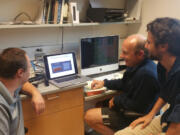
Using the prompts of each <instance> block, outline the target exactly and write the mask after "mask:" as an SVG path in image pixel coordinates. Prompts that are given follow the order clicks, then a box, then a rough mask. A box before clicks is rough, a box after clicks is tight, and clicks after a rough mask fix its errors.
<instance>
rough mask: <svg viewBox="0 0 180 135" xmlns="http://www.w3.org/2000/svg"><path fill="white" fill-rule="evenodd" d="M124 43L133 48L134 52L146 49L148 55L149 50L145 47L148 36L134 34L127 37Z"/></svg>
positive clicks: (146, 55)
mask: <svg viewBox="0 0 180 135" xmlns="http://www.w3.org/2000/svg"><path fill="white" fill-rule="evenodd" d="M124 43H125V44H126V45H127V46H129V47H130V48H131V49H133V51H134V53H135V54H137V53H138V52H139V51H140V50H143V51H144V55H145V57H148V50H147V49H146V48H145V44H146V37H145V36H143V35H141V34H134V35H131V36H129V37H127V38H126V39H125V41H124Z"/></svg>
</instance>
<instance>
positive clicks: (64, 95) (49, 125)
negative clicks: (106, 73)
mask: <svg viewBox="0 0 180 135" xmlns="http://www.w3.org/2000/svg"><path fill="white" fill-rule="evenodd" d="M84 85H86V83H82V84H78V85H74V86H71V87H68V88H65V89H59V88H58V87H56V86H54V85H51V84H50V86H48V87H45V86H44V84H40V86H39V87H38V89H39V91H40V93H41V94H42V95H43V97H44V99H45V103H46V110H45V112H44V113H42V114H41V115H39V116H37V115H36V114H35V112H34V110H33V109H32V105H31V99H29V98H25V97H22V99H23V100H22V105H23V113H24V124H25V127H27V128H28V130H29V131H28V134H27V135H51V134H52V135H84V110H87V109H88V108H90V107H94V106H90V104H91V105H93V104H94V103H96V102H98V101H102V100H104V99H107V98H111V97H112V96H114V95H116V94H117V92H116V91H111V90H109V91H106V92H105V93H102V94H99V95H95V96H89V97H85V98H84V89H83V86H84ZM84 101H85V105H84Z"/></svg>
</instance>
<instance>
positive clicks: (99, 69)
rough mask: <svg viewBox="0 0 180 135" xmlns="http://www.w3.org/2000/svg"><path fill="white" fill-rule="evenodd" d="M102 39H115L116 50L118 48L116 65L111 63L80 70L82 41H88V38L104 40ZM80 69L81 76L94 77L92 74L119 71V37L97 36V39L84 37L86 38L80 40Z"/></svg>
mask: <svg viewBox="0 0 180 135" xmlns="http://www.w3.org/2000/svg"><path fill="white" fill-rule="evenodd" d="M104 37H117V39H118V41H117V42H118V43H117V45H118V46H117V48H118V50H117V51H118V56H117V63H111V64H106V65H99V66H96V67H90V68H82V52H81V50H82V48H81V47H82V40H84V39H89V38H104ZM80 67H81V75H94V74H100V73H104V72H109V71H115V70H118V69H119V35H108V36H98V37H86V38H81V40H80Z"/></svg>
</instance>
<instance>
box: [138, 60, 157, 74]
mask: <svg viewBox="0 0 180 135" xmlns="http://www.w3.org/2000/svg"><path fill="white" fill-rule="evenodd" d="M138 73H139V75H150V76H157V64H155V63H154V62H153V61H152V60H147V61H146V63H145V64H144V65H142V66H141V67H140V68H139V70H138Z"/></svg>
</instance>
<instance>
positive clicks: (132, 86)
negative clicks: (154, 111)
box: [85, 35, 159, 135]
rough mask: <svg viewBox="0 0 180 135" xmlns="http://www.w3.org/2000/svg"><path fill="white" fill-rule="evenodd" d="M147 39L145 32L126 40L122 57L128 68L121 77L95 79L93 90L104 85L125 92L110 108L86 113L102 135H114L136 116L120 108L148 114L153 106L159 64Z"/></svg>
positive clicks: (110, 104) (88, 121)
mask: <svg viewBox="0 0 180 135" xmlns="http://www.w3.org/2000/svg"><path fill="white" fill-rule="evenodd" d="M145 41H146V39H145V38H144V37H143V36H142V35H132V36H129V37H128V38H127V39H125V41H124V42H123V45H122V53H121V56H120V57H121V58H123V59H124V60H125V62H126V66H127V67H128V68H127V70H126V72H125V73H124V75H123V78H122V79H117V80H104V81H97V80H94V81H93V82H92V85H91V86H92V88H93V89H96V88H101V87H103V86H105V87H107V88H108V89H111V90H121V91H122V92H123V93H122V94H120V95H118V96H115V97H113V98H112V99H111V100H110V101H109V108H94V109H90V110H88V111H87V112H86V114H85V121H86V122H87V124H88V125H89V126H90V127H91V128H93V129H95V130H96V131H97V132H99V133H101V134H103V135H113V134H114V131H113V130H118V129H122V128H124V127H126V126H128V125H129V124H130V123H131V122H132V121H133V120H134V119H135V118H129V117H126V116H124V115H123V112H122V111H120V110H129V111H134V112H137V113H148V112H149V110H150V109H151V108H152V106H153V105H152V104H153V101H154V100H155V97H156V95H157V93H158V90H159V85H158V82H157V71H156V69H157V67H156V64H155V63H154V62H152V61H151V60H149V59H148V52H147V49H146V48H145V47H144V45H145ZM136 118H137V117H136Z"/></svg>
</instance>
